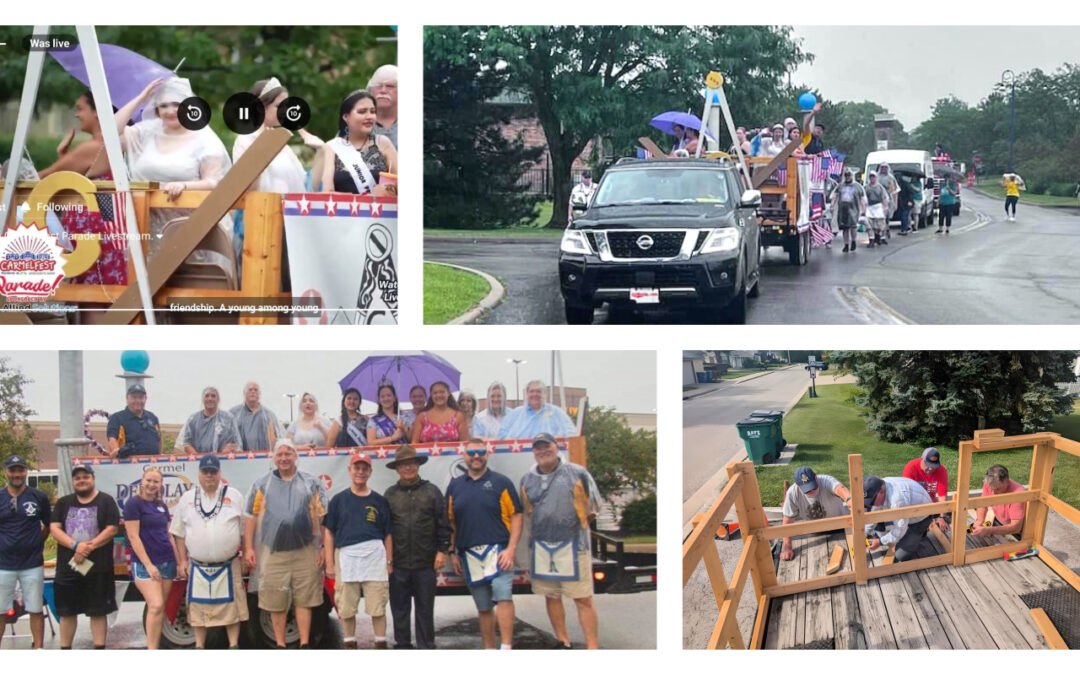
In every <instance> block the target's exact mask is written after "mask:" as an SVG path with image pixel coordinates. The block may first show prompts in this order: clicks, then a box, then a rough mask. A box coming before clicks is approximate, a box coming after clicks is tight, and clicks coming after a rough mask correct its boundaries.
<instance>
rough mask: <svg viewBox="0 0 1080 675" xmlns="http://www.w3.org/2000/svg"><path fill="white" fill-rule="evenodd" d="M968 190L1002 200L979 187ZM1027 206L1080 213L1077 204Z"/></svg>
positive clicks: (1078, 204)
mask: <svg viewBox="0 0 1080 675" xmlns="http://www.w3.org/2000/svg"><path fill="white" fill-rule="evenodd" d="M968 189H969V190H971V191H972V192H978V193H979V194H981V195H982V196H983V197H986V198H987V199H1001V197H999V196H997V195H992V194H990V193H988V192H983V191H982V190H980V189H979V188H977V187H969V188H968ZM1026 206H1036V207H1038V208H1040V209H1061V210H1063V211H1076V212H1077V213H1080V203H1077V204H1035V203H1033V202H1028V203H1027V204H1026Z"/></svg>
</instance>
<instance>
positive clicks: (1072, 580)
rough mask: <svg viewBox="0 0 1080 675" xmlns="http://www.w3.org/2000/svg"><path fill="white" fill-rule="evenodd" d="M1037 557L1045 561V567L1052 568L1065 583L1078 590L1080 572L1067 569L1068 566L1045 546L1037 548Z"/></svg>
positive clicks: (1079, 586)
mask: <svg viewBox="0 0 1080 675" xmlns="http://www.w3.org/2000/svg"><path fill="white" fill-rule="evenodd" d="M1039 559H1040V560H1042V561H1043V562H1044V563H1046V566H1047V567H1049V568H1050V569H1052V570H1054V572H1056V573H1057V575H1058V576H1059V577H1061V578H1062V579H1063V580H1064V581H1065V583H1067V584H1069V585H1070V586H1072V587H1073V588H1075V589H1076V590H1078V591H1080V574H1077V573H1076V572H1073V571H1072V570H1071V569H1069V567H1068V566H1067V565H1066V564H1065V563H1063V562H1061V560H1059V559H1058V557H1057V556H1055V555H1054V554H1053V553H1051V552H1050V551H1047V550H1046V549H1045V548H1041V549H1039Z"/></svg>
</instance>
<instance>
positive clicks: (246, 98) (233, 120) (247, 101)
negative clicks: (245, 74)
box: [221, 91, 266, 134]
mask: <svg viewBox="0 0 1080 675" xmlns="http://www.w3.org/2000/svg"><path fill="white" fill-rule="evenodd" d="M221 116H222V117H223V118H224V119H225V126H227V127H229V129H231V130H232V131H234V132H235V133H238V134H250V133H252V132H253V131H255V130H256V129H258V128H259V127H261V126H262V123H263V119H264V118H265V117H266V110H265V109H264V108H263V104H262V101H260V100H259V97H258V96H256V95H255V94H252V93H250V92H246V91H244V92H240V93H237V94H233V95H232V96H230V97H229V99H228V100H227V101H225V109H224V110H223V111H222V114H221Z"/></svg>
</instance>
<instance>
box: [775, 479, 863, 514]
mask: <svg viewBox="0 0 1080 675" xmlns="http://www.w3.org/2000/svg"><path fill="white" fill-rule="evenodd" d="M817 484H818V493H817V495H815V496H813V497H808V496H806V493H804V492H803V491H802V489H800V488H799V486H798V485H792V486H791V487H789V488H788V491H787V495H786V496H785V497H784V516H786V517H788V518H794V519H795V520H818V519H820V518H833V517H835V516H846V515H847V514H848V513H850V512H849V511H848V507H846V506H844V500H843V499H840V497H838V496H837V495H836V493H835V492H833V490H835V489H836V486H837V485H840V481H838V480H836V479H835V478H833V477H832V476H826V475H825V474H821V473H819V474H818V475H817Z"/></svg>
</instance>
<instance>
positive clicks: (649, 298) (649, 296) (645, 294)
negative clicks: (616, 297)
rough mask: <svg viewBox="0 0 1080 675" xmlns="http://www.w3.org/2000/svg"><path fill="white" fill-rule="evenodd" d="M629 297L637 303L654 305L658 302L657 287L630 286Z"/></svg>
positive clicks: (658, 291) (658, 293)
mask: <svg viewBox="0 0 1080 675" xmlns="http://www.w3.org/2000/svg"><path fill="white" fill-rule="evenodd" d="M630 299H631V300H633V301H634V302H636V303H638V304H639V305H656V304H659V302H660V289H659V288H631V289H630Z"/></svg>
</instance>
